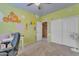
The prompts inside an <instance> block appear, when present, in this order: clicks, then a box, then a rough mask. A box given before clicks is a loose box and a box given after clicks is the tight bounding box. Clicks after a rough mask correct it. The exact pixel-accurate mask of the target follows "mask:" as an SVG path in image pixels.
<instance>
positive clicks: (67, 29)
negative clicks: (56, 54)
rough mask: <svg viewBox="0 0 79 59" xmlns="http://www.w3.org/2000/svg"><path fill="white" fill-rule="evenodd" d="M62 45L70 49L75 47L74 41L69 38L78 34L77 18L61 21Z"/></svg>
mask: <svg viewBox="0 0 79 59" xmlns="http://www.w3.org/2000/svg"><path fill="white" fill-rule="evenodd" d="M62 23H63V44H64V45H67V46H70V47H77V45H76V39H74V38H73V37H71V35H74V34H73V33H78V17H69V18H64V19H63V21H62Z"/></svg>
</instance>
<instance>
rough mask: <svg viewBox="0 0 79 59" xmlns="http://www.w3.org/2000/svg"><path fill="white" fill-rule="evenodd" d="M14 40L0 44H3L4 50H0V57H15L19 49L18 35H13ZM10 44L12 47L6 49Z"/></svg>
mask: <svg viewBox="0 0 79 59" xmlns="http://www.w3.org/2000/svg"><path fill="white" fill-rule="evenodd" d="M13 35H14V38H13V40H12V41H8V42H2V43H1V44H5V45H6V48H4V49H1V50H0V56H5V55H6V56H16V55H17V53H18V49H19V41H20V33H14V34H13ZM9 43H10V44H11V46H12V47H9V48H8V44H9Z"/></svg>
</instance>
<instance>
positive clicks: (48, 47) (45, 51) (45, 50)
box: [18, 40, 79, 56]
mask: <svg viewBox="0 0 79 59" xmlns="http://www.w3.org/2000/svg"><path fill="white" fill-rule="evenodd" d="M19 52H20V51H19ZM18 55H19V56H79V53H76V52H72V51H71V50H70V48H69V47H67V46H63V45H59V44H56V43H49V42H47V41H46V40H42V41H39V42H37V43H35V44H32V45H29V46H25V47H24V49H23V50H22V52H21V53H19V54H18Z"/></svg>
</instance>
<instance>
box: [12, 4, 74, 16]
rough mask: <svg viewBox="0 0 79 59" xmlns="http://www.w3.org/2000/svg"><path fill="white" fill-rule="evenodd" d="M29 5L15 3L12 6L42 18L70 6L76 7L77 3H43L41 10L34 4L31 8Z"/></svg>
mask: <svg viewBox="0 0 79 59" xmlns="http://www.w3.org/2000/svg"><path fill="white" fill-rule="evenodd" d="M27 4H28V3H14V4H12V5H14V6H16V7H19V8H23V9H25V10H27V11H30V12H32V13H34V14H37V15H39V16H42V15H46V14H48V13H51V12H55V11H57V10H60V9H62V8H66V7H70V6H72V5H74V4H75V3H51V4H46V3H41V4H40V5H41V7H42V9H41V10H39V9H38V7H37V6H36V5H34V4H33V5H31V6H27Z"/></svg>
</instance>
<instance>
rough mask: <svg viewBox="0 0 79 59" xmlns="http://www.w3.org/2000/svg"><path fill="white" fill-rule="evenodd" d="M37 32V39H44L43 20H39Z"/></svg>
mask: <svg viewBox="0 0 79 59" xmlns="http://www.w3.org/2000/svg"><path fill="white" fill-rule="evenodd" d="M36 33H37V34H36V37H37V38H36V39H37V41H39V40H42V22H37V25H36Z"/></svg>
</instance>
